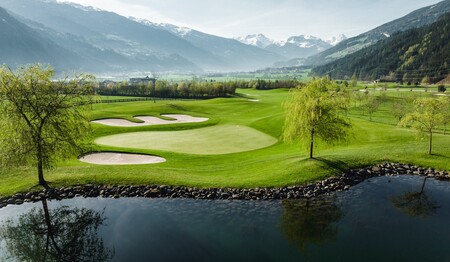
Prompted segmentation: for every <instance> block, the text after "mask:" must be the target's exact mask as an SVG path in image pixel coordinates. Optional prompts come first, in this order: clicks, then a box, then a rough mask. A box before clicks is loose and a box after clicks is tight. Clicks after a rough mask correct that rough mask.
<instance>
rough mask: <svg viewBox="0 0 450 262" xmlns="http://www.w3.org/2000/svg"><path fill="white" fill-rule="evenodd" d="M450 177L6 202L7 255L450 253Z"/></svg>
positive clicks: (417, 256) (441, 257) (0, 250)
mask: <svg viewBox="0 0 450 262" xmlns="http://www.w3.org/2000/svg"><path fill="white" fill-rule="evenodd" d="M449 185H450V184H449V183H448V182H440V181H436V180H434V179H428V180H426V183H425V184H424V178H423V177H413V176H400V177H379V178H373V179H370V180H368V181H366V182H363V183H361V184H359V185H357V186H354V187H352V188H351V190H349V191H346V192H341V193H338V194H336V195H332V196H326V197H320V198H316V199H310V200H308V201H307V200H289V201H288V200H286V201H220V200H213V201H205V200H190V199H145V198H122V199H102V198H98V199H84V198H75V199H70V200H63V201H44V202H38V203H33V204H24V205H21V206H8V207H6V208H3V209H1V210H0V261H450V247H449V243H450V187H449ZM422 187H423V188H422Z"/></svg>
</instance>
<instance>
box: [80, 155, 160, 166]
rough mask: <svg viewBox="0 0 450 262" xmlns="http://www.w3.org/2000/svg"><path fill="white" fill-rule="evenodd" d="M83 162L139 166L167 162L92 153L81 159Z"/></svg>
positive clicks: (153, 157) (153, 158)
mask: <svg viewBox="0 0 450 262" xmlns="http://www.w3.org/2000/svg"><path fill="white" fill-rule="evenodd" d="M79 160H80V161H81V162H85V163H90V164H97V165H139V164H157V163H162V162H166V160H165V159H164V158H162V157H158V156H151V155H139V154H127V153H110V152H103V153H92V154H87V155H85V156H83V157H81V158H80V159H79Z"/></svg>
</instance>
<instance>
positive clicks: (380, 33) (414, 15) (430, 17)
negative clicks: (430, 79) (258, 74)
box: [305, 0, 450, 66]
mask: <svg viewBox="0 0 450 262" xmlns="http://www.w3.org/2000/svg"><path fill="white" fill-rule="evenodd" d="M448 12H450V0H445V1H441V2H439V3H437V4H435V5H432V6H427V7H424V8H421V9H418V10H416V11H413V12H411V13H409V14H408V15H406V16H404V17H401V18H399V19H396V20H394V21H391V22H388V23H386V24H383V25H381V26H379V27H377V28H375V29H372V30H370V31H368V32H366V33H363V34H360V35H358V36H355V37H352V38H349V39H346V40H344V41H342V42H340V43H339V44H337V45H336V46H334V47H331V48H329V49H327V50H325V51H323V52H321V53H318V54H316V55H313V56H311V57H308V58H307V59H306V61H305V64H306V65H312V66H315V65H323V64H327V63H329V62H332V61H335V60H337V59H339V58H342V57H344V56H346V55H349V54H351V53H354V52H356V51H359V50H361V49H363V48H365V47H368V46H370V45H373V44H375V43H377V42H378V41H380V40H383V39H386V38H389V37H390V36H391V35H392V34H394V33H396V32H402V31H407V30H409V29H412V28H419V27H422V26H426V25H429V24H432V23H434V22H436V21H437V20H438V19H439V17H440V16H442V15H443V14H445V13H448Z"/></svg>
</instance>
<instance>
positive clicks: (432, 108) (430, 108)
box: [399, 97, 444, 155]
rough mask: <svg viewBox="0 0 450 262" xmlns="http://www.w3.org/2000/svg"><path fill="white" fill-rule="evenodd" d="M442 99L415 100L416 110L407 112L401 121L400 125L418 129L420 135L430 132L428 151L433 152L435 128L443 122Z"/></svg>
mask: <svg viewBox="0 0 450 262" xmlns="http://www.w3.org/2000/svg"><path fill="white" fill-rule="evenodd" d="M443 106H444V104H443V102H442V100H440V99H435V98H431V97H422V98H418V99H417V100H415V101H414V110H413V112H412V113H409V114H406V115H405V116H404V117H403V118H402V120H401V121H400V123H399V125H400V126H411V127H412V128H414V129H416V130H417V132H418V135H419V136H423V133H428V137H429V147H428V153H429V154H430V155H431V154H432V149H433V132H434V129H435V128H436V127H437V126H438V125H439V124H441V123H443V118H444V115H443V112H442V108H443Z"/></svg>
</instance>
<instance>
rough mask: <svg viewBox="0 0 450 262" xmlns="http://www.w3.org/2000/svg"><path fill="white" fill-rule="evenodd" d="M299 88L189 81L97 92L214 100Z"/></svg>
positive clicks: (283, 83) (109, 86)
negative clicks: (244, 90)
mask: <svg viewBox="0 0 450 262" xmlns="http://www.w3.org/2000/svg"><path fill="white" fill-rule="evenodd" d="M298 85H300V82H299V81H297V80H275V81H267V80H251V81H245V80H235V81H225V82H215V81H205V82H200V81H188V82H178V83H175V82H168V81H163V80H158V81H156V82H154V83H153V82H151V81H150V82H149V83H146V84H144V83H139V84H133V85H131V84H128V82H127V81H124V82H112V81H106V82H102V83H100V84H99V85H98V87H97V88H96V93H97V94H99V95H110V96H149V97H161V98H215V97H228V96H232V95H234V94H235V93H236V88H255V89H258V90H269V89H277V88H291V87H295V86H298Z"/></svg>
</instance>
